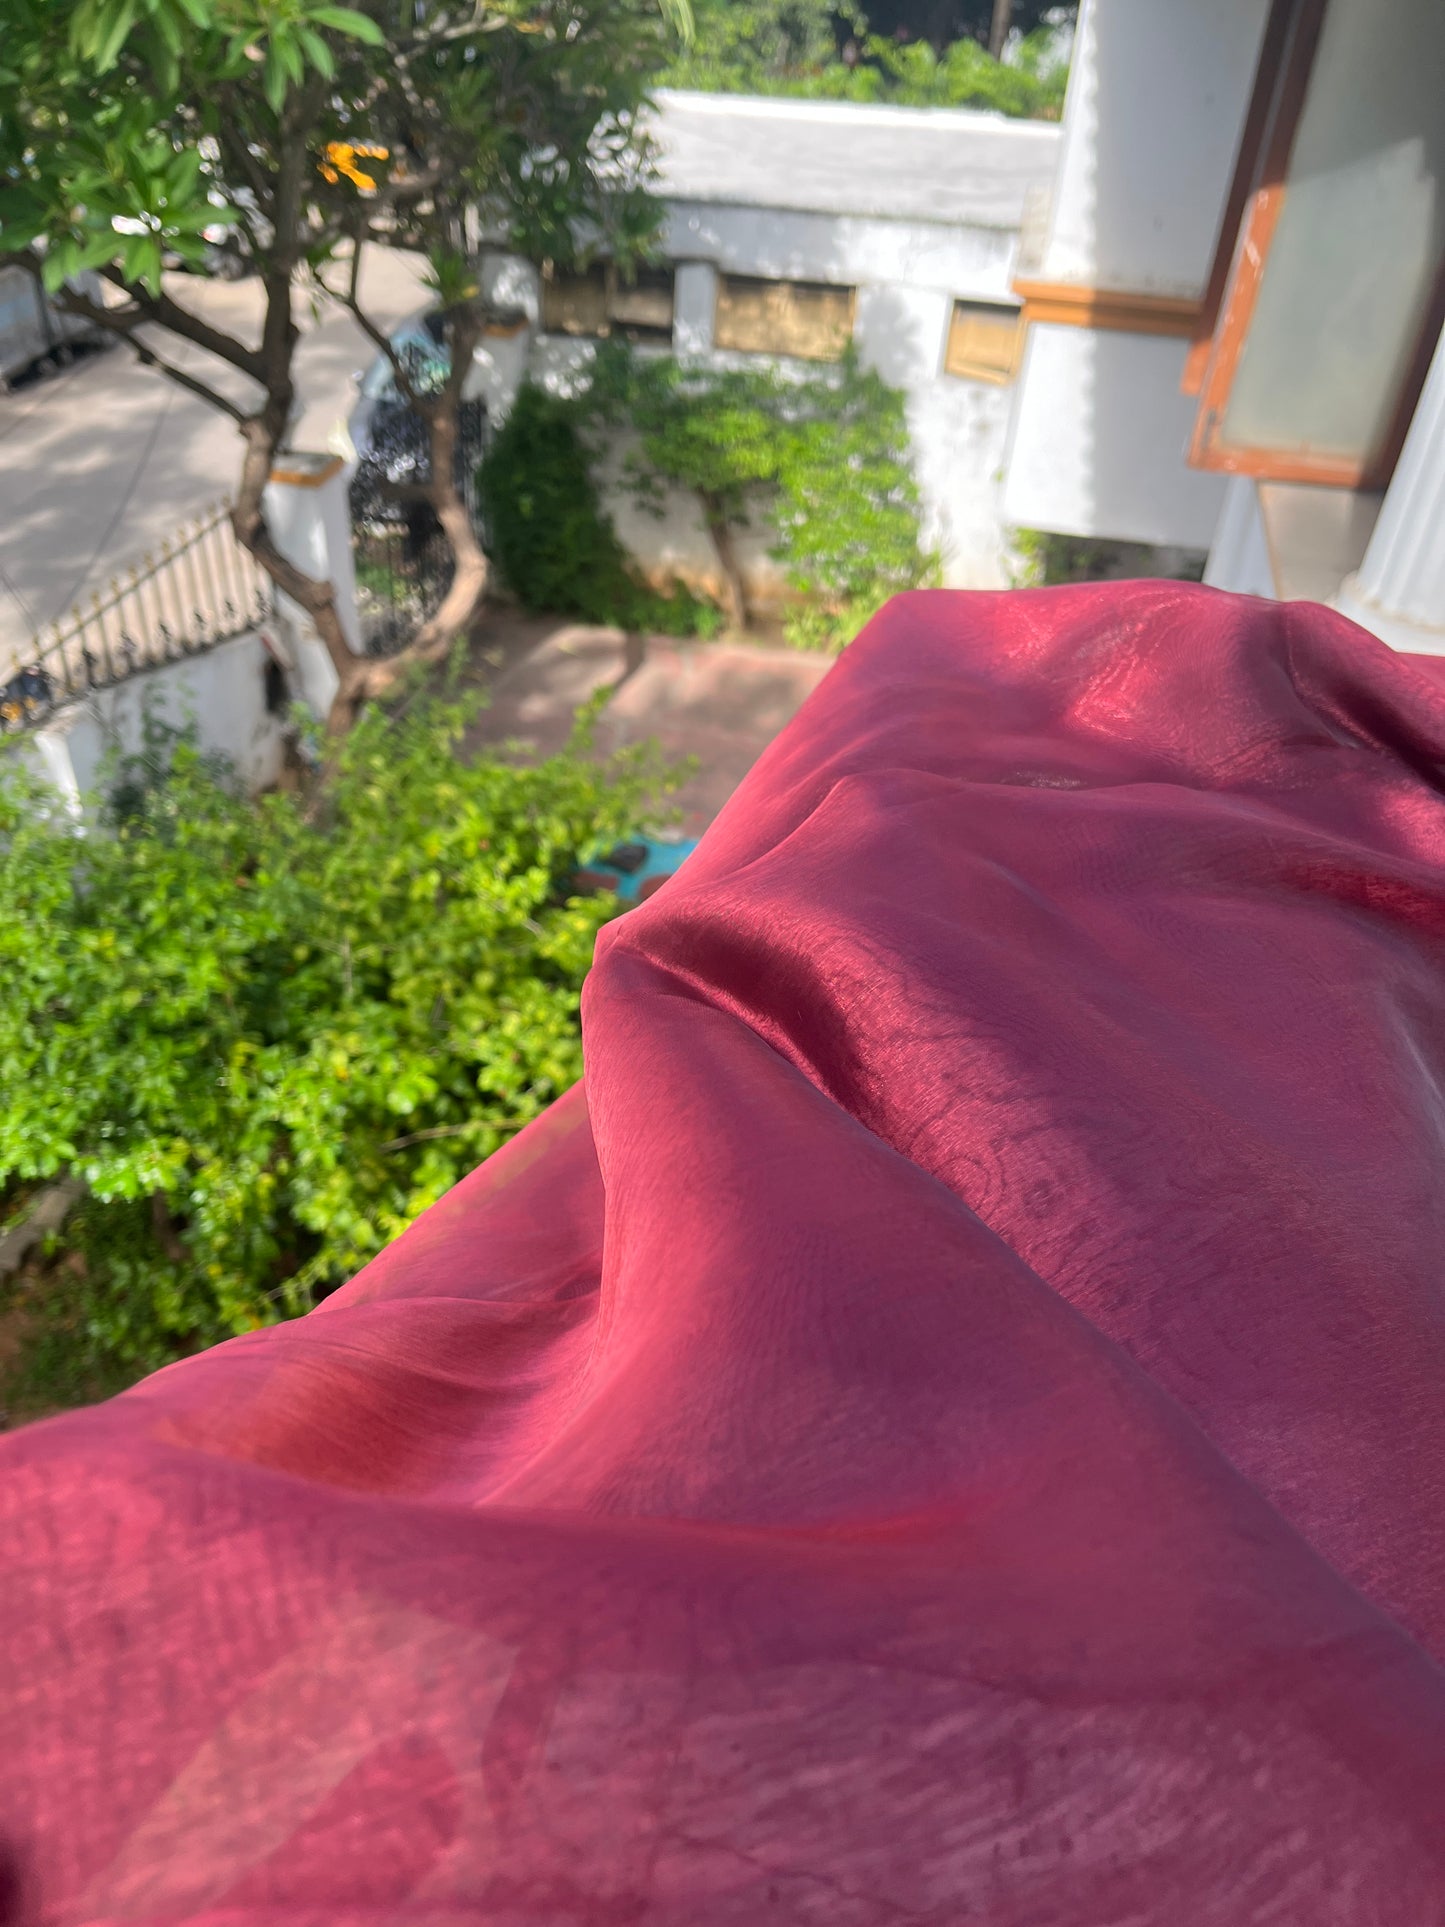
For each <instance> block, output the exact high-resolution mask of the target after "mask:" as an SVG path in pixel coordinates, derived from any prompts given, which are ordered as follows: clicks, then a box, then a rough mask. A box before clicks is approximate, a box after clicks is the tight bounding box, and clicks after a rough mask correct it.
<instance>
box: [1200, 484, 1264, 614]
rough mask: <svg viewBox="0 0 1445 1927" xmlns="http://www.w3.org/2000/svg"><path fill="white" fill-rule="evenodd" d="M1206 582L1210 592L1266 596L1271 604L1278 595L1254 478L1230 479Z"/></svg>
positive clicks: (1207, 568)
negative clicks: (1218, 591) (1222, 590)
mask: <svg viewBox="0 0 1445 1927" xmlns="http://www.w3.org/2000/svg"><path fill="white" fill-rule="evenodd" d="M1204 580H1205V581H1206V582H1207V583H1208V584H1209V586H1210V588H1211V589H1232V590H1233V591H1234V593H1235V594H1236V595H1257V596H1267V597H1268V598H1269V599H1270V600H1271V601H1272V600H1273V599H1274V597H1275V595H1276V594H1277V590H1276V587H1275V580H1274V564H1273V563H1272V562H1271V561H1270V556H1269V538H1268V536H1267V535H1266V534H1265V530H1264V516H1263V515H1262V514H1261V513H1260V506H1259V489H1258V488H1257V486H1256V485H1255V481H1254V477H1253V476H1252V475H1231V476H1230V477H1229V483H1228V487H1227V488H1226V489H1225V493H1224V508H1223V510H1222V511H1221V513H1220V517H1219V524H1218V527H1217V528H1216V529H1215V531H1214V542H1213V545H1212V546H1211V548H1210V551H1209V563H1208V566H1207V567H1206V568H1205V571H1204Z"/></svg>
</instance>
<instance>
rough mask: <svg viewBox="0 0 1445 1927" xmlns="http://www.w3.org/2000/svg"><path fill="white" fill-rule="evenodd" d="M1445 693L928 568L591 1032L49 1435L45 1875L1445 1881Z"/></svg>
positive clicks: (788, 744) (1383, 1925) (641, 933)
mask: <svg viewBox="0 0 1445 1927" xmlns="http://www.w3.org/2000/svg"><path fill="white" fill-rule="evenodd" d="M1442 758H1445V685H1441V684H1439V683H1437V682H1436V681H1435V680H1434V679H1433V678H1432V677H1430V676H1429V675H1427V672H1426V671H1425V670H1424V669H1423V668H1421V667H1419V666H1416V665H1413V664H1412V663H1410V662H1409V661H1407V660H1404V659H1401V658H1399V657H1392V656H1391V655H1390V654H1389V653H1388V652H1387V651H1386V650H1385V649H1384V648H1383V647H1381V646H1380V645H1378V644H1377V643H1375V642H1374V641H1373V640H1371V639H1370V638H1369V637H1367V636H1365V635H1364V634H1363V633H1362V632H1360V631H1359V630H1357V629H1355V628H1353V627H1352V626H1351V625H1350V624H1348V623H1347V622H1345V621H1344V620H1342V619H1341V618H1339V617H1337V616H1335V615H1332V614H1330V613H1327V612H1326V611H1324V610H1322V609H1319V608H1315V607H1311V606H1305V605H1296V606H1293V607H1290V606H1284V607H1277V606H1273V605H1269V604H1264V603H1258V602H1253V601H1248V600H1241V599H1235V598H1230V597H1226V596H1222V595H1218V594H1214V593H1211V592H1210V591H1207V590H1201V589H1192V588H1184V587H1177V586H1173V585H1161V584H1134V585H1127V586H1119V587H1111V588H1097V589H1080V590H1060V591H1044V592H1037V593H1031V594H1024V595H1001V596H986V595H947V594H932V595H915V596H906V597H903V598H901V599H900V600H898V601H896V602H894V603H893V604H892V605H891V606H890V607H889V608H888V609H887V610H886V611H885V613H884V614H883V615H882V616H880V617H879V618H878V620H877V621H876V622H875V623H874V624H873V625H872V626H871V627H870V629H869V630H868V631H867V632H866V633H865V634H864V636H863V637H862V638H861V639H860V640H859V641H858V642H857V643H856V644H855V645H854V647H853V648H851V649H850V650H849V651H848V652H847V654H846V655H845V656H844V657H843V659H842V660H841V661H840V663H839V664H838V666H837V668H836V669H834V671H833V672H832V674H831V675H830V676H829V677H828V679H827V680H826V682H825V683H824V684H823V686H822V687H821V689H820V690H819V692H818V693H817V695H816V696H814V698H813V699H812V700H811V701H810V702H809V704H808V705H807V706H806V708H805V709H804V710H803V712H802V713H801V715H800V716H799V717H798V719H797V720H796V721H795V722H794V724H793V725H792V726H791V727H790V728H789V729H788V730H787V731H785V733H784V734H783V736H782V737H781V738H780V739H779V740H778V741H777V742H776V743H775V744H774V745H773V747H772V748H771V749H770V750H769V751H768V753H767V754H766V755H765V756H764V758H763V760H762V762H761V763H760V764H759V765H758V767H757V769H756V770H755V771H754V773H753V775H752V777H751V778H750V779H749V781H748V782H747V783H746V784H745V785H744V787H743V789H742V790H741V791H740V793H739V794H738V795H737V797H736V798H735V799H734V801H733V802H732V804H731V805H730V806H729V808H728V809H727V810H726V811H725V812H724V814H723V816H722V818H721V819H720V820H719V821H718V823H717V824H716V825H715V827H714V828H713V829H712V830H711V831H710V833H709V835H708V837H707V839H706V841H705V842H704V844H703V846H702V848H701V849H700V850H699V851H698V853H697V855H696V856H695V857H694V858H693V859H692V860H691V861H690V862H689V863H688V865H687V867H686V869H685V870H684V871H683V872H682V873H681V875H680V876H679V877H678V878H677V879H676V880H675V881H674V882H673V883H671V884H669V885H668V886H667V887H666V888H665V889H664V890H663V891H662V892H661V894H660V895H659V896H657V897H655V898H654V899H653V900H652V901H651V902H650V903H648V904H647V905H646V906H645V907H643V908H642V909H640V910H637V911H635V912H633V913H632V914H631V915H629V916H627V917H625V918H624V919H622V920H621V921H620V922H618V923H615V924H613V925H612V926H611V927H610V928H609V929H608V930H607V931H606V932H605V933H604V936H603V939H602V942H601V945H600V947H599V961H598V964H597V968H596V969H595V971H594V972H593V974H592V977H591V980H590V982H589V985H588V989H587V994H586V1001H585V1012H584V1015H585V1037H586V1046H587V1078H586V1089H585V1093H584V1091H583V1090H582V1089H578V1090H576V1091H573V1092H572V1093H571V1094H569V1095H568V1096H567V1097H565V1098H563V1099H562V1100H561V1102H560V1103H558V1104H556V1105H555V1106H554V1107H553V1109H552V1110H551V1111H550V1112H549V1113H548V1114H547V1115H546V1116H545V1117H543V1118H542V1119H541V1120H539V1121H538V1123H536V1124H535V1125H534V1126H533V1127H531V1128H530V1129H529V1130H527V1131H526V1132H525V1133H523V1134H522V1135H521V1136H520V1137H519V1138H517V1139H516V1141H515V1142H514V1143H513V1144H512V1145H511V1147H510V1148H508V1149H506V1150H504V1151H502V1152H501V1153H499V1154H498V1155H497V1156H496V1157H494V1158H492V1159H491V1160H489V1162H488V1163H487V1164H485V1165H484V1166H483V1167H482V1168H481V1169H480V1170H479V1171H477V1172H476V1173H475V1174H474V1175H473V1176H472V1177H471V1178H469V1179H468V1180H467V1181H466V1182H465V1183H463V1184H461V1185H459V1186H458V1187H457V1189H456V1190H455V1191H454V1192H453V1193H452V1194H451V1195H450V1196H449V1197H448V1198H446V1199H445V1200H444V1201H443V1202H442V1203H441V1204H439V1205H438V1206H437V1207H436V1208H435V1209H434V1210H433V1211H431V1212H430V1213H428V1214H427V1216H426V1217H425V1218H423V1219H422V1220H421V1221H420V1222H419V1223H418V1224H417V1225H416V1226H415V1227H414V1228H413V1229H412V1230H411V1231H410V1232H409V1233H408V1234H407V1235H406V1236H405V1237H404V1238H402V1239H401V1240H400V1241H399V1242H398V1243H397V1244H396V1245H395V1246H393V1247H392V1249H390V1250H389V1251H387V1252H386V1253H385V1254H384V1256H382V1257H381V1258H380V1259H378V1260H377V1262H376V1263H375V1264H373V1265H372V1266H370V1267H369V1268H368V1269H367V1270H366V1271H365V1272H363V1273H362V1274H361V1276H360V1277H359V1278H357V1279H356V1280H355V1281H354V1283H353V1284H351V1285H350V1286H349V1287H348V1288H346V1289H345V1290H343V1291H341V1292H339V1293H338V1294H337V1295H336V1296H335V1297H334V1298H332V1299H331V1300H330V1301H329V1302H328V1303H326V1304H325V1305H324V1306H323V1307H322V1308H321V1309H320V1311H318V1312H317V1313H316V1314H314V1315H313V1316H311V1317H309V1318H306V1319H304V1320H302V1321H301V1322H299V1323H298V1324H295V1325H292V1326H289V1327H286V1328H285V1329H281V1330H275V1331H268V1332H263V1333H258V1334H256V1335H255V1336H253V1337H249V1338H244V1339H240V1340H238V1341H236V1342H235V1343H232V1344H229V1345H226V1346H223V1347H221V1348H220V1349H219V1350H217V1351H215V1352H212V1353H211V1354H209V1355H208V1356H205V1357H201V1358H198V1359H195V1360H192V1361H189V1362H187V1363H185V1364H182V1365H179V1366H175V1367H173V1368H172V1369H171V1370H169V1371H166V1372H163V1373H161V1374H160V1375H159V1376H158V1377H156V1378H154V1379H151V1380H150V1381H148V1382H147V1383H145V1384H143V1385H141V1386H140V1387H138V1388H137V1389H136V1390H135V1391H133V1392H131V1393H128V1394H127V1395H126V1396H124V1397H123V1398H120V1399H117V1400H115V1401H113V1402H112V1403H110V1404H108V1405H105V1406H101V1407H98V1408H96V1409H95V1410H92V1411H89V1412H84V1413H80V1414H77V1415H74V1416H70V1417H66V1418H62V1419H58V1420H55V1421H53V1422H50V1423H48V1424H44V1425H40V1426H36V1427H33V1428H31V1429H30V1430H28V1431H25V1432H22V1433H20V1434H18V1435H16V1436H13V1437H11V1438H9V1439H8V1440H6V1441H5V1442H4V1444H3V1450H0V1471H3V1484H0V1512H3V1581H0V1583H3V1602H0V1606H3V1630H4V1639H5V1648H4V1661H3V1666H4V1687H3V1703H0V1715H3V1738H0V1744H3V1759H0V1774H3V1801H0V1839H3V1843H4V1852H5V1854H6V1855H7V1856H8V1859H7V1878H8V1881H9V1892H10V1912H11V1916H12V1918H14V1919H16V1920H21V1921H24V1922H27V1923H29V1922H44V1923H64V1924H65V1927H71V1924H72V1923H82V1922H84V1923H98V1922H120V1921H125V1922H144V1923H161V1922H175V1921H183V1920H184V1921H201V1922H205V1923H207V1927H222V1924H223V1923H225V1927H233V1924H234V1927H240V1923H257V1922H265V1923H276V1924H277V1927H281V1924H282V1923H284V1924H285V1927H311V1923H316V1924H317V1927H320V1924H321V1923H326V1924H327V1927H336V1924H337V1923H343V1924H345V1923H353V1922H354V1923H362V1922H366V1923H378V1922H392V1921H396V1922H404V1923H408V1927H454V1924H456V1927H459V1924H460V1923H463V1922H466V1923H477V1922H482V1923H488V1924H489V1927H573V1924H574V1923H587V1924H588V1927H593V1924H594V1923H595V1927H624V1924H626V1927H631V1924H632V1923H648V1924H649V1927H651V1924H654V1923H655V1924H657V1927H663V1924H666V1927H722V1923H728V1924H729V1927H731V1924H732V1923H738V1924H742V1923H749V1924H751V1923H755V1922H764V1923H768V1922H778V1923H827V1927H874V1923H880V1924H881V1923H889V1927H893V1924H894V1923H901V1922H910V1923H913V1922H927V1923H938V1924H940V1927H944V1924H947V1927H952V1924H953V1923H961V1922H986V1923H989V1924H990V1927H1048V1923H1069V1924H1070V1927H1134V1924H1138V1927H1146V1924H1147V1927H1153V1924H1154V1923H1167V1927H1192V1924H1193V1923H1206V1922H1207V1923H1212V1924H1213V1923H1217V1924H1218V1927H1245V1924H1246V1923H1270V1924H1271V1927H1277V1924H1279V1923H1310V1924H1311V1927H1317V1924H1318V1923H1322V1922H1324V1923H1336V1922H1338V1923H1347V1924H1348V1927H1396V1924H1397V1923H1398V1927H1422V1923H1430V1922H1438V1921H1441V1920H1445V1837H1442V1829H1445V1673H1442V1670H1441V1666H1440V1662H1441V1660H1442V1658H1445V1513H1442V1502H1445V1297H1442V1288H1441V1268H1442V1263H1445V1094H1442V1082H1441V1079H1442V1071H1445V801H1442V769H1445V762H1442Z"/></svg>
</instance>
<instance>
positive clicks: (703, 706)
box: [468, 608, 834, 836]
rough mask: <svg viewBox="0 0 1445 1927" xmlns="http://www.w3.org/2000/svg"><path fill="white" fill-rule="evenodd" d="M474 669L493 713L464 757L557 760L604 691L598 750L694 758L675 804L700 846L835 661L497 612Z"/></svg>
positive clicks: (487, 622)
mask: <svg viewBox="0 0 1445 1927" xmlns="http://www.w3.org/2000/svg"><path fill="white" fill-rule="evenodd" d="M477 660H478V666H479V669H481V670H482V672H483V680H484V681H485V684H486V687H487V689H488V692H489V696H490V703H489V706H488V708H487V710H486V711H485V713H484V714H483V715H482V716H481V718H480V719H479V720H478V722H477V723H476V724H475V725H474V727H473V728H472V730H471V731H470V732H469V735H468V743H469V745H471V746H472V747H475V748H477V749H482V748H486V749H499V748H501V747H503V746H504V745H515V747H516V748H517V749H518V750H519V751H521V752H522V753H523V754H525V755H528V756H535V757H541V756H550V755H553V754H555V753H556V752H557V751H558V750H560V749H561V748H562V747H563V745H564V744H565V743H566V741H567V737H568V735H569V733H570V731H571V728H572V718H573V714H574V712H575V711H576V709H577V706H578V705H579V704H580V703H583V702H585V701H586V700H587V698H588V697H589V696H591V695H592V694H593V693H594V692H595V691H596V690H598V689H600V688H602V687H604V686H608V687H610V688H611V689H612V692H613V693H612V696H611V698H610V700H609V702H608V704H607V707H606V708H605V709H604V711H603V713H602V719H601V723H600V725H599V728H598V737H597V740H598V747H599V748H601V749H603V750H611V749H620V748H622V747H624V746H625V745H627V744H629V743H636V742H641V741H644V740H646V739H648V738H653V739H655V740H656V741H657V742H658V743H659V744H660V745H661V746H662V748H663V750H664V751H665V752H666V753H667V754H668V755H669V756H689V755H690V756H696V757H697V759H698V769H697V772H696V774H695V775H694V776H693V777H691V778H690V779H689V781H688V782H687V784H686V785H685V787H684V788H683V789H682V790H680V791H679V792H678V794H677V796H676V798H675V799H674V800H675V802H676V805H677V807H678V808H679V809H680V810H681V811H682V817H683V820H682V825H681V828H682V832H683V834H684V835H686V836H700V835H701V834H702V832H703V831H704V830H705V829H706V828H707V826H708V824H709V823H711V821H712V820H713V818H714V817H715V816H716V815H717V813H718V811H719V810H720V809H721V808H722V806H723V804H724V803H725V802H726V801H727V799H728V798H729V797H730V796H731V795H732V793H733V791H734V790H735V789H736V788H737V786H738V784H739V783H740V782H741V781H742V779H743V777H744V776H746V775H747V773H748V771H749V770H750V769H751V768H752V766H753V764H754V763H755V762H756V761H757V759H758V757H759V756H760V755H761V754H762V752H763V751H764V749H766V747H767V746H768V744H769V743H770V742H771V741H772V740H773V738H774V736H776V735H777V734H778V732H779V730H781V729H782V728H783V726H784V725H785V724H786V723H787V722H789V721H790V720H791V718H792V717H793V716H794V715H795V714H796V712H797V711H798V709H799V708H801V706H802V704H803V703H804V701H805V700H806V699H807V698H808V696H810V695H811V694H812V692H813V690H814V689H816V688H817V686H818V684H819V683H820V682H821V681H822V680H823V677H824V676H825V675H826V674H827V673H828V671H829V669H830V668H831V667H832V665H833V660H834V659H833V657H831V656H824V655H817V654H813V653H811V652H807V651H803V650H798V649H783V648H776V647H769V646H766V645H755V644H753V643H751V642H727V641H724V642H682V641H678V640H677V639H675V638H673V637H646V638H644V637H637V636H632V637H627V636H624V635H623V634H622V632H621V631H620V630H617V629H598V628H590V627H588V626H586V625H585V624H579V623H572V622H567V621H564V620H559V619H558V618H556V617H550V618H549V617H545V616H527V615H523V614H521V613H520V612H519V611H517V610H514V609H508V608H493V609H489V610H488V612H487V614H486V616H485V617H484V619H483V621H482V623H481V624H480V626H479V629H478V633H477Z"/></svg>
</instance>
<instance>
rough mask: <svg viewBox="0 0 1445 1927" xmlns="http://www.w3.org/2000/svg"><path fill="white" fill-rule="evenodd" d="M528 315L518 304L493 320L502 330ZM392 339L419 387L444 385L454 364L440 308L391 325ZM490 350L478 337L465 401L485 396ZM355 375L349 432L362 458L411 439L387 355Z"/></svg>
mask: <svg viewBox="0 0 1445 1927" xmlns="http://www.w3.org/2000/svg"><path fill="white" fill-rule="evenodd" d="M525 321H526V316H525V315H524V314H523V313H522V311H521V310H520V309H518V310H516V311H515V312H514V313H508V314H505V315H502V316H500V317H498V319H497V320H496V322H495V323H494V326H496V327H497V328H498V329H499V330H501V331H509V330H511V329H513V328H518V327H520V326H522V325H524V324H525ZM389 340H390V342H391V345H392V347H393V348H394V349H395V350H396V352H397V354H398V356H399V357H400V358H401V361H402V364H403V366H404V367H405V368H406V370H407V373H408V375H409V377H410V379H411V381H412V383H413V385H414V386H415V387H417V388H420V389H423V390H425V389H427V388H433V387H440V385H441V383H442V382H443V381H444V380H445V379H446V375H447V370H448V369H449V368H450V366H451V356H450V353H449V352H448V349H447V343H446V325H445V321H444V319H443V315H442V311H441V309H440V308H437V307H431V308H423V309H421V310H420V312H419V313H417V314H414V315H411V316H409V317H408V319H407V320H405V321H403V322H402V323H401V325H400V326H399V327H397V328H395V329H393V330H392V333H391V335H390V336H389ZM490 355H491V351H490V349H489V348H488V347H487V345H486V343H485V342H479V343H478V344H477V349H476V353H475V355H474V356H473V361H472V367H471V369H470V371H469V372H468V375H467V378H466V381H465V382H464V383H463V385H462V400H463V401H484V400H485V399H486V394H487V378H488V374H489V372H490ZM355 381H356V389H357V392H356V404H355V406H354V407H353V408H352V410H351V413H350V415H349V416H348V417H347V422H346V432H347V435H348V437H349V438H350V442H351V446H352V448H353V449H354V450H355V453H356V458H357V460H358V461H360V462H365V461H366V460H367V459H368V458H369V457H371V456H372V455H373V454H374V453H376V452H379V451H380V450H381V448H382V447H383V445H384V444H390V443H393V442H402V443H405V442H407V441H408V437H407V436H406V435H405V434H403V433H399V431H398V421H397V417H398V414H399V413H408V414H409V413H410V412H411V411H410V410H409V409H408V407H407V403H406V400H405V398H404V396H403V395H402V394H401V392H400V390H399V389H398V387H397V384H396V374H395V371H394V369H393V368H392V365H391V362H390V361H389V360H388V358H387V357H386V356H385V355H382V354H378V355H377V357H376V359H375V361H373V362H372V364H371V366H370V367H369V368H365V369H361V370H358V372H357V374H356V376H355ZM405 479H406V476H405V475H404V474H402V473H397V474H391V473H390V471H389V470H388V480H390V481H404V480H405Z"/></svg>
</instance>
